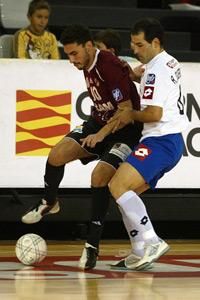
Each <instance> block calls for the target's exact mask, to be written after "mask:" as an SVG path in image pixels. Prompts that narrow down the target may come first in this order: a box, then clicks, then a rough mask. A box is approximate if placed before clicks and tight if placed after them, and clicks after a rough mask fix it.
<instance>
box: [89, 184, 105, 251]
mask: <svg viewBox="0 0 200 300" xmlns="http://www.w3.org/2000/svg"><path fill="white" fill-rule="evenodd" d="M91 191H92V218H91V223H90V226H89V233H88V238H87V243H89V244H91V245H92V246H94V247H97V248H98V247H99V242H100V239H101V235H102V231H103V225H104V219H105V217H106V213H107V211H108V207H109V200H110V192H109V189H108V187H107V186H106V187H97V188H95V187H91Z"/></svg>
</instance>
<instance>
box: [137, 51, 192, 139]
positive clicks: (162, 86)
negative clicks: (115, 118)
mask: <svg viewBox="0 0 200 300" xmlns="http://www.w3.org/2000/svg"><path fill="white" fill-rule="evenodd" d="M180 81H181V70H180V64H179V62H178V61H177V60H176V59H175V58H174V57H172V56H171V55H169V54H168V53H167V52H165V51H163V52H161V53H159V54H158V55H156V56H155V57H154V58H153V59H152V60H151V61H150V62H149V63H148V64H146V67H145V71H144V75H143V77H142V79H141V84H140V95H141V110H143V109H144V108H146V107H147V106H148V105H153V106H160V107H162V109H163V115H162V118H161V120H160V121H159V122H151V123H145V124H144V129H143V132H142V139H144V138H146V137H149V136H162V135H166V134H173V133H179V132H182V131H184V130H185V129H186V128H187V127H188V124H189V122H188V119H187V116H186V114H185V106H184V97H183V95H182V91H181V83H180Z"/></svg>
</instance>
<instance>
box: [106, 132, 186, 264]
mask: <svg viewBox="0 0 200 300" xmlns="http://www.w3.org/2000/svg"><path fill="white" fill-rule="evenodd" d="M173 144H174V145H173ZM179 144H180V146H179ZM182 145H183V144H182V142H181V138H180V137H179V136H178V138H176V137H174V136H172V137H169V136H167V137H158V138H156V137H155V138H148V139H146V140H144V141H143V143H142V145H138V146H137V147H136V148H135V150H134V151H133V153H132V154H131V155H130V156H129V157H128V158H127V162H126V163H124V164H122V165H121V166H120V168H119V169H118V171H117V172H116V174H115V175H114V177H113V178H112V180H111V182H110V184H109V187H110V190H111V193H112V195H113V197H114V198H115V199H116V201H117V204H118V205H119V207H120V211H121V213H122V216H123V220H124V223H125V226H126V228H127V231H128V233H129V237H130V240H131V242H132V246H133V248H134V253H135V254H136V255H137V256H138V257H141V259H140V260H139V261H136V262H134V259H133V260H132V263H131V260H129V261H128V263H129V267H130V268H133V269H137V270H140V269H144V268H146V267H148V266H149V264H151V263H152V262H153V261H155V260H157V259H158V258H159V257H160V256H161V255H163V254H164V253H165V252H166V251H168V249H169V246H168V245H167V244H166V243H165V242H164V241H162V240H161V239H159V237H158V236H157V235H156V233H155V231H154V229H153V226H152V224H151V221H150V219H149V216H148V214H147V212H146V208H145V206H144V204H143V203H142V200H141V199H140V197H139V196H138V195H137V194H136V193H135V191H139V190H142V189H143V186H144V185H145V184H146V182H148V184H149V185H150V186H151V187H155V185H156V183H157V181H158V180H159V178H161V177H162V176H163V175H164V173H166V172H168V171H169V170H170V169H172V168H173V167H174V166H175V165H176V164H177V162H178V160H179V159H180V157H181V155H182V149H183V146H182ZM169 149H170V151H169ZM144 150H145V152H143V151H144ZM147 150H148V151H147ZM144 153H145V155H143V154H144Z"/></svg>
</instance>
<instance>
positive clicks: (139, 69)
mask: <svg viewBox="0 0 200 300" xmlns="http://www.w3.org/2000/svg"><path fill="white" fill-rule="evenodd" d="M144 70H145V67H144V65H143V64H140V65H139V66H137V67H135V68H134V69H133V70H132V72H133V74H134V78H135V79H133V81H137V82H140V79H141V77H142V75H143V73H144ZM129 76H130V73H129Z"/></svg>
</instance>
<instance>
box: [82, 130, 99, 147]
mask: <svg viewBox="0 0 200 300" xmlns="http://www.w3.org/2000/svg"><path fill="white" fill-rule="evenodd" d="M103 139H104V136H103V135H101V134H100V133H98V132H97V133H96V134H90V135H88V136H86V138H84V139H80V141H81V142H82V145H81V146H82V147H84V146H85V145H86V146H88V147H90V148H94V147H95V146H96V144H97V143H100V142H102V141H103Z"/></svg>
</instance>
